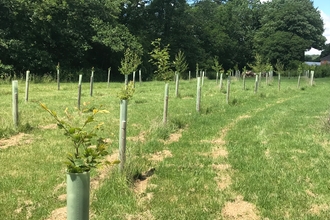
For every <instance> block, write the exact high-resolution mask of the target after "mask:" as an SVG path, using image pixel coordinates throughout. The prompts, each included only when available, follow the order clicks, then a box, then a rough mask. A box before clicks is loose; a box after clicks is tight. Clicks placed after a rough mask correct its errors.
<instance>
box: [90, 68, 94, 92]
mask: <svg viewBox="0 0 330 220" xmlns="http://www.w3.org/2000/svg"><path fill="white" fill-rule="evenodd" d="M93 84H94V67H93V68H92V74H91V79H90V84H89V95H90V96H93Z"/></svg>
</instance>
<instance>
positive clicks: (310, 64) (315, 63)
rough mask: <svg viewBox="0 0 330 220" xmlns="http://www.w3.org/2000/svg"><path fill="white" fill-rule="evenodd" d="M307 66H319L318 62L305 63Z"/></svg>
mask: <svg viewBox="0 0 330 220" xmlns="http://www.w3.org/2000/svg"><path fill="white" fill-rule="evenodd" d="M305 63H306V64H307V65H308V66H320V65H321V63H320V62H305Z"/></svg>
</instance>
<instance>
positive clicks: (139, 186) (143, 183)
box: [134, 168, 155, 194]
mask: <svg viewBox="0 0 330 220" xmlns="http://www.w3.org/2000/svg"><path fill="white" fill-rule="evenodd" d="M154 172H155V168H151V169H150V170H148V171H147V172H145V173H143V174H142V175H141V176H140V177H139V178H138V179H137V180H136V181H135V183H134V192H135V193H137V194H142V193H144V192H145V191H146V189H147V187H148V181H149V180H150V178H151V176H152V175H153V174H154Z"/></svg>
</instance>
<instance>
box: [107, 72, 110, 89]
mask: <svg viewBox="0 0 330 220" xmlns="http://www.w3.org/2000/svg"><path fill="white" fill-rule="evenodd" d="M110 72H111V67H109V68H108V84H107V87H108V88H109V86H110Z"/></svg>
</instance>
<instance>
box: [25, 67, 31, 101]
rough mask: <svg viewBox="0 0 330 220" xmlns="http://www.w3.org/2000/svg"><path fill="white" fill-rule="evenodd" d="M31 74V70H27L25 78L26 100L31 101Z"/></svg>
mask: <svg viewBox="0 0 330 220" xmlns="http://www.w3.org/2000/svg"><path fill="white" fill-rule="evenodd" d="M29 75H30V71H29V70H28V71H26V80H25V102H28V101H29Z"/></svg>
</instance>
